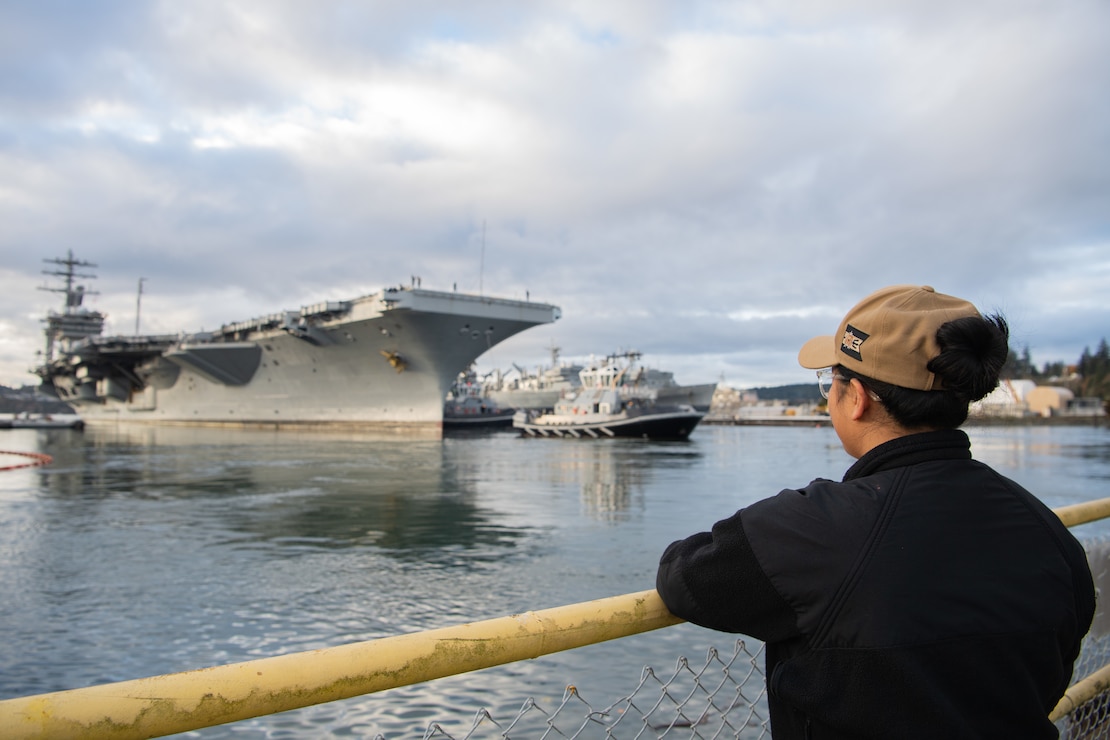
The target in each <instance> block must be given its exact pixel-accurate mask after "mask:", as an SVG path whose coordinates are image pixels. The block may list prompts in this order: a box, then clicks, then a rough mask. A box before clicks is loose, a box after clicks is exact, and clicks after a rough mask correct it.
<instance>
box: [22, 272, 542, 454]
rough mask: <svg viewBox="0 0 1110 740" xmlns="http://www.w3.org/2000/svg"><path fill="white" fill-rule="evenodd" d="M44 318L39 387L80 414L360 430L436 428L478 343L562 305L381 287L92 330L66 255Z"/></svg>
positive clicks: (96, 316) (99, 320)
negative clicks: (116, 331) (236, 316)
mask: <svg viewBox="0 0 1110 740" xmlns="http://www.w3.org/2000/svg"><path fill="white" fill-rule="evenodd" d="M45 261H46V262H48V263H52V264H55V265H59V266H60V268H61V269H59V270H57V271H54V272H49V271H46V274H48V275H56V276H59V277H62V278H64V281H65V286H64V287H63V288H46V289H47V290H52V291H55V292H59V293H64V294H65V297H66V303H65V310H64V312H62V313H57V312H53V311H52V312H50V314H49V315H48V317H47V319H46V329H45V333H46V351H45V356H44V361H43V363H42V364H41V365H40V366H39V367H37V368H35V373H36V374H37V375H38V376H39V377H40V378H41V379H42V384H43V387H44V390H46V391H48V392H53V393H54V394H55V395H57V397H58V398H60V399H61V400H63V401H66V402H67V403H69V404H71V405H72V406H73V407H74V408H75V409H76V410H77V412H78V413H79V414H80V415H81V417H82V418H83V419H84V420H85V421H86V422H89V423H93V424H96V423H103V422H131V423H156V424H198V425H219V426H229V425H230V426H266V427H275V426H277V427H284V426H296V427H313V426H320V427H335V426H348V427H365V428H367V429H398V430H417V429H421V430H431V431H433V432H436V433H438V432H441V431H442V424H443V401H444V397H445V396H446V394H447V392H448V390H449V389H450V388H451V386H452V384H453V383H454V381H455V379H456V378H457V376H458V374H459V373H460V372H461V371H463V370H465V369H466V368H467V367H469V366H470V364H471V363H472V362H473V361H474V360H475V359H476V358H477V357H478V356H479V355H481V354H482V353H483V352H485V351H486V350H488V349H489V348H491V347H493V346H494V345H496V344H498V343H499V342H502V341H504V340H506V339H508V338H509V337H511V336H513V335H514V334H517V333H518V332H521V331H524V330H525V329H528V328H531V327H533V326H538V325H540V324H546V323H551V322H553V321H556V320H557V319H558V318H559V317H560V309H559V308H558V307H556V306H553V305H550V304H546V303H533V302H530V301H519V300H510V299H501V298H491V297H489V296H484V295H472V294H465V293H458V292H442V291H435V290H425V289H422V288H419V287H416V285H415V284H414V285H413V286H399V287H394V288H385V289H383V290H380V291H378V292H377V293H373V294H371V295H365V296H361V297H358V298H353V299H350V300H343V301H327V302H321V303H317V304H314V305H311V306H304V307H302V308H301V309H300V310H296V311H282V312H280V313H274V314H270V315H268V316H263V317H260V318H256V319H252V320H249V321H242V322H237V323H233V324H225V325H224V326H222V327H221V328H220V329H219V330H217V331H213V332H201V333H194V334H181V335H136V336H103V335H102V331H103V327H104V320H105V315H104V314H103V313H101V312H99V311H94V310H90V309H89V308H87V307H85V306H84V305H83V299H84V296H85V295H86V294H88V293H87V291H86V290H85V288H84V287H83V286H80V285H77V284H76V279H77V278H79V277H94V276H92V275H88V274H81V273H78V272H77V270H78V269H79V268H86V267H96V265H94V264H92V263H90V262H83V261H80V260H76V259H74V258H73V254H72V252H70V253H69V254H68V256H67V257H66V258H61V259H53V260H45Z"/></svg>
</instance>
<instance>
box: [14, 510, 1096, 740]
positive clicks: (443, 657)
mask: <svg viewBox="0 0 1110 740" xmlns="http://www.w3.org/2000/svg"><path fill="white" fill-rule="evenodd" d="M1056 514H1057V515H1058V516H1059V517H1060V519H1061V520H1062V521H1063V522H1064V523H1065V524H1067V525H1068V526H1074V525H1076V524H1081V523H1084V522H1090V521H1094V520H1096V519H1101V518H1105V517H1108V516H1110V498H1108V499H1102V500H1099V501H1092V502H1088V503H1083V504H1077V505H1075V506H1068V507H1064V508H1061V509H1057V510H1056ZM681 621H682V620H681V619H679V618H678V617H675V616H674V615H673V614H671V613H670V612H669V611H667V608H666V606H665V605H664V604H663V601H662V599H660V598H659V594H658V593H656V592H655V590H654V589H651V590H648V591H641V592H639V593H631V594H625V595H623V596H612V597H609V598H606V599H598V600H596V601H587V602H583V603H579V604H570V605H568V606H561V607H555V608H553V609H545V610H542V611H535V612H525V613H523V614H517V615H513V616H509V617H500V618H497V619H490V620H486V621H482V622H472V623H469V624H463V625H458V626H455V627H445V628H442V629H436V630H428V631H425V632H418V633H415V634H408V635H398V636H395V637H385V638H381V639H378V640H371V641H368V642H358V643H352V644H350V645H340V646H336V647H330V648H324V649H322V650H311V651H307V652H301V653H291V654H289V655H282V656H277V657H273V658H262V659H259V660H252V661H247V662H244V663H234V664H231V665H225V666H217V667H214V668H204V669H200V670H195V671H188V672H185V673H173V674H167V675H163V676H154V677H151V678H140V679H135V680H132V681H121V682H118V683H110V684H101V685H98V686H90V687H87V688H80V689H70V690H68V691H57V692H53V693H49V694H38V695H34V696H27V697H21V698H17V699H7V700H4V701H0V728H2V731H3V736H4V737H5V738H7V739H9V740H15V739H16V738H44V737H50V738H55V737H68V738H148V737H160V736H163V735H171V734H175V733H179V732H186V731H189V730H196V729H200V728H203V727H211V726H213V725H219V724H224V723H227V722H236V721H239V720H244V719H249V718H251V717H259V716H262V715H267V714H275V713H277V712H285V711H288V710H291V709H300V708H302V707H307V706H312V705H314V704H323V703H325V702H330V701H337V700H339V699H349V698H351V697H354V696H360V695H363V694H370V693H374V692H377V691H384V690H386V689H392V688H397V687H400V686H408V685H411V684H415V683H421V682H423V681H429V680H432V679H436V678H443V677H445V676H451V675H455V674H459V673H467V672H469V671H475V670H479V669H482V668H489V667H492V666H496V665H502V664H504V663H511V662H514V661H518V660H526V659H531V658H537V657H539V656H541V655H547V654H550V653H556V652H560V651H562V650H570V649H572V648H577V647H582V646H585V645H590V644H593V643H597V642H604V641H606V640H612V639H616V638H618V637H628V636H630V635H635V634H639V633H641V632H648V631H650V630H654V629H659V628H661V627H668V626H671V625H674V624H678V623H680V622H681ZM1107 673H1110V667H1108V668H1106V669H1103V670H1102V671H1099V672H1098V673H1096V674H1094V675H1093V676H1091V677H1089V678H1087V679H1084V681H1080V682H1079V683H1077V684H1075V685H1074V686H1073V687H1072V688H1070V689H1069V690H1068V693H1067V694H1066V695H1065V696H1064V698H1063V699H1062V700H1061V701H1060V704H1059V705H1058V706H1057V708H1056V710H1054V712H1053V715H1052V718H1053V719H1054V720H1055V719H1058V718H1060V717H1063V716H1064V715H1065V714H1067V713H1069V712H1071V711H1073V710H1074V709H1075V708H1077V707H1079V706H1081V705H1082V704H1083V703H1085V702H1087V701H1089V700H1090V699H1091V698H1092V697H1094V696H1096V695H1097V694H1098V693H1100V692H1102V691H1104V690H1106V688H1107V687H1108V682H1110V676H1108V675H1103V674H1107Z"/></svg>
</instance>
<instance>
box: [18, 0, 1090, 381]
mask: <svg viewBox="0 0 1110 740" xmlns="http://www.w3.org/2000/svg"><path fill="white" fill-rule="evenodd" d="M1108 16H1110V9H1108V8H1107V6H1106V5H1105V4H1104V3H1100V2H1095V1H1094V0H1080V1H1079V2H1075V3H1068V4H1066V5H1064V6H1061V5H1059V4H1053V3H1047V2H1030V3H1024V4H1021V5H1019V6H1014V5H1013V4H999V3H977V4H974V6H973V7H966V8H963V7H960V8H957V7H950V8H945V9H938V8H936V7H935V4H925V3H923V2H898V3H877V2H865V1H863V0H860V1H858V2H852V3H838V4H837V6H836V7H835V8H830V7H828V6H827V5H826V4H821V3H793V4H791V6H790V8H789V9H785V10H784V9H781V8H777V7H773V6H771V5H767V4H760V3H754V4H751V3H745V4H743V5H737V4H735V3H712V2H695V3H690V4H684V5H683V6H682V8H681V9H674V8H672V7H671V6H670V4H665V3H635V4H632V3H606V4H604V6H603V7H597V5H596V4H588V3H569V4H568V3H549V4H529V5H528V6H519V5H517V4H505V3H500V2H487V3H473V4H468V6H467V9H466V13H461V12H454V11H452V10H451V9H450V8H449V7H448V8H445V7H444V6H442V4H439V3H406V4H404V6H403V7H402V6H397V7H395V8H391V9H387V10H383V9H382V8H381V7H377V6H369V5H365V4H361V3H349V2H321V3H313V4H312V5H311V6H309V5H304V4H301V3H290V2H286V3H283V2H277V3H275V2H240V3H235V4H227V3H214V2H212V3H206V2H202V3H190V4H188V5H184V6H183V5H180V4H177V3H134V2H115V3H98V4H97V5H96V7H95V12H94V10H93V9H91V8H86V7H85V6H84V5H82V4H71V3H38V4H33V5H22V6H21V5H16V6H10V4H9V6H5V7H4V9H3V10H0V29H2V30H0V34H2V39H0V40H2V41H3V43H0V220H2V222H3V223H4V225H5V226H4V229H3V230H2V231H0V254H3V257H4V261H3V268H4V269H3V270H2V271H0V281H2V282H0V285H2V286H3V290H2V291H0V309H2V313H0V316H2V317H3V322H4V326H3V327H2V328H3V330H4V332H5V335H6V337H7V339H6V340H5V341H4V342H2V343H0V382H3V383H6V384H17V383H22V382H29V381H30V380H31V378H30V377H29V376H27V375H26V372H25V371H26V369H27V367H28V366H29V365H30V364H31V363H32V361H33V353H34V351H35V349H37V348H38V346H39V339H38V336H37V334H38V332H39V330H40V328H39V326H38V324H37V319H38V317H39V316H41V315H42V314H43V313H44V312H45V311H46V310H47V309H48V308H51V307H53V306H54V300H53V299H54V298H56V296H53V295H52V294H48V293H43V292H41V291H36V290H35V286H36V285H38V284H41V282H42V278H41V276H40V275H39V273H40V271H41V269H42V268H43V265H42V262H41V260H42V259H43V258H49V257H54V256H59V255H62V254H64V253H65V250H67V249H73V250H74V252H75V253H76V254H77V256H79V257H81V258H84V259H87V260H90V261H94V262H96V263H98V265H99V267H98V270H97V272H98V274H99V276H100V278H99V280H98V281H97V285H96V287H97V288H98V289H99V290H100V293H101V295H100V296H98V297H97V298H96V299H95V300H97V301H98V304H97V305H98V306H100V307H102V308H105V309H106V310H108V309H109V308H110V313H111V314H112V318H111V321H112V327H113V328H115V329H116V330H120V331H126V330H127V327H129V326H133V318H134V317H133V312H134V291H135V286H136V281H137V280H138V278H139V277H146V278H148V283H147V290H148V291H149V293H148V294H147V295H146V296H145V297H144V301H145V303H144V306H149V308H144V321H143V323H144V326H149V327H150V329H151V330H152V331H154V330H157V331H178V330H194V329H197V328H200V326H207V327H212V326H215V325H218V324H220V323H224V322H227V321H234V320H240V319H244V318H247V317H249V316H251V315H258V314H262V313H268V312H271V311H275V310H279V309H281V308H289V307H296V306H297V305H300V303H307V302H311V301H314V300H320V299H322V298H344V297H351V296H353V295H357V294H360V293H363V292H369V291H371V290H374V289H376V288H378V287H381V286H383V285H388V284H394V283H398V282H407V281H408V279H409V277H410V276H411V275H420V276H421V277H422V278H423V281H424V282H423V284H424V285H425V286H426V287H439V288H444V289H450V287H451V286H452V285H453V284H457V285H458V287H459V289H460V290H468V291H477V290H478V289H479V287H481V288H482V290H483V291H484V292H486V293H492V294H500V295H507V296H512V297H523V296H524V295H525V292H526V291H527V293H528V294H529V295H530V296H531V297H532V298H533V299H536V300H544V301H549V302H552V303H556V304H558V305H561V306H562V307H563V309H564V316H565V318H564V319H563V320H562V321H561V322H560V323H559V324H557V325H556V326H552V327H543V328H540V329H535V330H533V331H532V332H528V333H526V334H524V335H521V336H520V337H517V338H515V339H514V340H512V341H511V342H509V343H507V344H506V345H503V346H501V347H498V348H495V349H494V350H493V352H491V353H490V354H489V356H488V357H486V358H483V360H482V363H481V364H482V365H484V366H487V367H494V366H500V367H506V366H508V364H509V363H510V362H511V361H514V360H515V361H518V362H524V363H527V364H535V363H538V362H540V361H542V360H543V359H544V358H545V357H546V355H547V350H548V348H549V347H550V345H551V344H552V342H555V343H556V344H558V345H559V346H561V347H563V348H564V353H565V354H567V355H568V356H577V357H584V356H588V355H589V354H590V353H595V354H605V353H607V352H611V351H614V350H615V349H617V348H619V347H625V348H631V347H635V348H637V349H639V350H641V351H643V352H644V353H645V357H647V358H651V357H657V358H659V359H660V363H659V364H663V361H666V362H667V363H670V364H671V365H673V366H674V367H675V368H676V369H677V368H679V367H681V368H682V372H681V374H680V379H682V380H684V381H687V382H697V381H702V382H704V381H709V380H717V379H719V378H720V377H721V376H722V375H724V377H725V378H726V380H727V381H728V382H732V383H735V384H737V385H756V384H769V383H775V382H777V380H776V379H779V378H781V379H783V381H784V382H792V381H794V380H797V379H798V378H800V377H802V375H800V374H799V373H802V372H803V371H800V370H799V369H798V368H797V367H796V365H795V364H794V352H795V351H796V348H797V346H798V345H799V344H800V343H801V342H802V341H804V340H805V339H806V338H808V337H809V336H811V335H813V334H816V333H824V332H829V331H832V329H833V327H834V326H835V324H836V321H837V319H838V318H839V315H840V314H841V313H843V311H845V310H846V309H847V308H848V307H850V306H851V304H852V303H854V302H855V300H856V299H858V298H859V297H861V296H862V295H863V294H865V293H866V292H868V291H870V290H872V289H874V288H877V287H880V286H882V285H885V284H890V283H902V282H914V283H929V284H933V285H935V286H936V287H937V288H938V289H939V290H942V291H945V292H950V293H955V294H958V295H961V296H965V297H967V298H969V299H971V300H973V301H975V302H976V303H978V304H979V305H981V306H984V307H985V308H994V307H998V308H1000V309H1002V310H1004V311H1006V312H1007V313H1008V314H1009V315H1011V318H1012V319H1013V320H1014V321H1013V323H1014V336H1015V343H1016V344H1018V345H1019V346H1020V345H1023V344H1028V345H1029V346H1030V347H1031V349H1032V351H1033V355H1034V359H1035V360H1036V361H1038V362H1044V361H1049V360H1056V359H1061V360H1065V361H1073V360H1075V359H1077V358H1078V355H1079V353H1080V352H1081V351H1082V349H1083V347H1084V346H1092V347H1093V346H1094V345H1095V344H1097V342H1098V340H1099V339H1100V338H1101V337H1102V336H1104V335H1105V334H1106V333H1107V332H1106V328H1105V327H1106V326H1108V323H1107V313H1108V308H1107V302H1106V301H1105V300H1104V299H1103V296H1104V295H1105V294H1106V293H1107V289H1108V287H1110V286H1108V280H1110V223H1108V217H1107V209H1106V207H1105V206H1106V203H1107V202H1110V198H1108V194H1110V183H1108V178H1110V146H1108V144H1110V141H1108V138H1110V99H1108V98H1107V96H1106V95H1105V90H1106V89H1107V87H1108V85H1107V82H1108V80H1107V77H1108V72H1107V70H1110V64H1108V63H1107V62H1108V61H1110V59H1108V57H1110V52H1108V51H1107V50H1108V49H1110V44H1108V43H1107V41H1108V40H1110V39H1108V38H1107V37H1108V36H1110V31H1108V30H1107V29H1110V23H1108V21H1110V17H1108ZM483 234H484V237H483ZM174 322H192V323H188V324H185V325H174ZM805 377H806V378H808V375H805Z"/></svg>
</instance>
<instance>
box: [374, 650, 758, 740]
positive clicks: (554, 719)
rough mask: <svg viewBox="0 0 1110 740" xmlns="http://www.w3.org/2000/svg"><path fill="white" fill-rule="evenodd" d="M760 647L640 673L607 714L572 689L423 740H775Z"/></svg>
mask: <svg viewBox="0 0 1110 740" xmlns="http://www.w3.org/2000/svg"><path fill="white" fill-rule="evenodd" d="M765 687H766V681H765V680H764V676H763V646H762V644H759V643H755V644H754V645H752V644H750V643H746V642H745V641H744V640H738V641H737V642H736V643H735V645H734V646H733V649H732V652H731V654H722V653H720V652H718V651H717V650H716V649H715V648H710V649H709V650H708V651H707V653H706V656H705V659H704V660H700V661H697V662H692V661H690V660H688V659H687V658H684V657H680V658H679V659H678V660H677V662H676V664H675V667H674V668H673V669H672V670H670V671H669V672H668V673H666V674H661V673H659V672H657V671H656V669H654V668H652V667H651V666H647V667H645V668H644V669H643V672H642V673H641V676H640V682H639V684H638V685H637V686H636V687H635V688H634V689H633V690H632V692H631V693H630V694H629V695H628V696H625V697H623V698H621V699H619V700H617V701H616V702H613V703H612V704H610V705H609V706H607V707H604V708H598V707H594V706H592V705H591V704H590V702H589V698H588V697H586V696H583V695H581V694H579V692H578V689H577V688H575V687H574V686H568V687H567V688H566V691H565V692H564V693H563V699H562V701H561V702H560V703H559V705H558V706H555V707H550V708H545V707H542V706H540V705H539V704H538V703H537V702H536V701H535V700H534V699H528V700H527V701H525V702H524V705H523V706H522V707H521V708H520V710H519V712H518V713H517V715H516V716H515V717H511V718H502V719H498V718H495V717H493V716H491V715H490V713H489V712H488V711H486V710H484V709H483V710H480V711H478V712H477V713H476V714H475V715H474V719H473V722H472V723H471V725H470V727H469V729H468V730H467V731H466V733H465V734H464V735H459V736H455V735H452V734H451V733H449V732H448V731H447V730H445V729H444V728H443V726H442V725H440V724H438V723H433V724H432V725H430V726H429V727H428V729H427V731H426V732H425V733H424V738H426V739H427V738H445V739H446V738H449V739H450V740H482V739H485V738H491V739H492V738H506V739H508V738H545V739H546V738H578V739H584V738H639V739H641V740H646V739H647V738H679V737H681V738H704V739H705V740H709V739H710V738H738V739H739V740H760V738H770V737H771V730H770V726H769V724H768V715H767V702H766V696H765V693H766V688H765ZM377 737H378V738H381V739H382V740H384V736H382V735H378V736H377Z"/></svg>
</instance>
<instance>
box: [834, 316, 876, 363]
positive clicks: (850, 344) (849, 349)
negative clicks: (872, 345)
mask: <svg viewBox="0 0 1110 740" xmlns="http://www.w3.org/2000/svg"><path fill="white" fill-rule="evenodd" d="M869 336H871V335H870V334H866V333H864V332H862V331H860V330H859V329H857V328H856V327H854V326H852V325H851V324H848V325H847V326H846V327H844V338H843V339H841V340H840V351H841V352H843V353H844V354H846V355H848V356H849V357H852V358H854V359H856V360H859V361H860V362H863V357H862V356H860V348H861V347H863V343H864V342H865V341H867V338H868V337H869Z"/></svg>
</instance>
